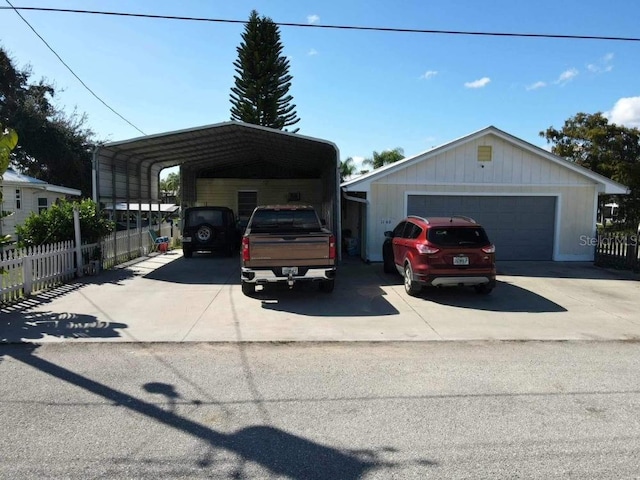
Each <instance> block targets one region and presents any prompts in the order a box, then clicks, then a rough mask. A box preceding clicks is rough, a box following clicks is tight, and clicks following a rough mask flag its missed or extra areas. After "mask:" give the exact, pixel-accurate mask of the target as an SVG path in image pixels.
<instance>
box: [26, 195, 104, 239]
mask: <svg viewBox="0 0 640 480" xmlns="http://www.w3.org/2000/svg"><path fill="white" fill-rule="evenodd" d="M75 207H77V208H78V212H79V214H80V215H79V216H80V231H81V232H82V240H83V241H84V242H87V243H96V242H98V241H99V240H101V239H102V238H103V237H105V236H106V235H108V234H109V233H111V232H113V229H114V227H115V225H114V223H113V222H112V221H110V220H107V219H106V218H104V217H102V216H101V215H100V213H99V212H98V209H97V208H96V204H95V202H94V201H93V200H89V199H85V200H82V201H81V202H69V201H67V200H62V201H60V202H59V203H56V204H54V205H52V206H51V207H49V208H47V209H46V210H45V211H44V212H42V213H40V214H37V213H31V214H30V215H29V216H28V217H27V219H26V220H25V222H24V224H23V225H17V226H16V234H17V236H18V245H19V246H20V247H31V246H36V245H42V244H45V243H57V242H65V241H68V240H73V239H74V238H75V231H74V227H73V209H74V208H75Z"/></svg>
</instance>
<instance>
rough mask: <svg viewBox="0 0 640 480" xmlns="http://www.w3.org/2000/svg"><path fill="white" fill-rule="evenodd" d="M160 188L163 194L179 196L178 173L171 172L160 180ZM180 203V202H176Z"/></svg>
mask: <svg viewBox="0 0 640 480" xmlns="http://www.w3.org/2000/svg"><path fill="white" fill-rule="evenodd" d="M160 190H161V192H162V194H163V195H165V196H166V195H175V196H176V197H177V198H179V197H180V174H178V173H176V172H171V173H170V174H169V175H167V176H166V177H165V178H163V179H162V180H160ZM178 203H180V202H178Z"/></svg>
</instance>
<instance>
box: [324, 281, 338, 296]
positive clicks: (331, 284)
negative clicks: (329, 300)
mask: <svg viewBox="0 0 640 480" xmlns="http://www.w3.org/2000/svg"><path fill="white" fill-rule="evenodd" d="M335 286H336V281H335V280H323V281H321V282H320V290H322V291H323V292H324V293H331V292H333V289H334V288H335Z"/></svg>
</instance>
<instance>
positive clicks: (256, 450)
mask: <svg viewBox="0 0 640 480" xmlns="http://www.w3.org/2000/svg"><path fill="white" fill-rule="evenodd" d="M35 348H36V347H35V346H33V345H29V346H17V345H11V346H6V345H5V346H0V358H2V357H3V356H10V357H12V358H13V359H15V360H17V361H19V362H22V363H24V364H26V365H29V366H31V367H33V368H35V369H37V370H39V371H41V372H43V373H46V374H48V375H51V376H53V377H55V378H58V379H60V380H62V381H64V382H67V383H70V384H72V385H75V386H77V387H80V388H82V389H84V390H86V391H88V392H91V393H93V394H95V395H98V396H100V397H102V398H104V399H106V400H108V401H109V402H112V403H113V404H114V405H117V406H119V407H123V408H127V409H129V410H131V411H134V412H136V413H139V414H141V415H145V416H146V417H149V418H151V419H154V420H155V421H157V422H159V423H161V424H164V425H166V426H169V427H171V428H174V429H176V430H179V431H181V432H184V433H186V434H189V435H192V436H194V437H197V438H199V439H201V440H202V441H204V442H206V443H207V444H209V445H210V447H211V448H212V449H213V450H214V451H215V450H226V451H228V452H231V453H234V454H236V455H238V456H239V457H240V459H239V461H238V464H237V466H236V471H235V472H233V473H232V475H231V478H246V475H245V473H244V472H243V467H244V466H245V465H246V464H247V462H254V463H257V464H259V465H260V466H262V467H264V468H266V469H267V470H268V471H269V472H271V474H273V475H278V476H284V477H286V478H292V479H300V480H303V479H305V480H330V479H331V480H333V479H337V478H339V479H343V480H351V479H353V480H355V479H360V478H363V477H364V476H365V475H366V474H367V472H369V471H370V470H373V469H376V468H381V467H393V466H394V464H392V463H389V462H383V461H381V460H379V459H378V456H379V454H377V453H376V452H375V451H369V450H367V451H348V450H340V449H337V448H333V447H330V446H327V445H322V444H320V443H317V442H314V441H311V440H308V439H305V438H302V437H300V436H297V435H293V434H291V433H289V432H286V431H284V430H282V429H280V428H276V427H273V426H268V425H254V426H250V427H246V428H243V429H241V430H238V431H236V432H233V433H220V432H218V431H215V430H213V429H211V428H209V427H207V426H206V425H203V424H201V423H197V422H195V421H192V420H190V419H188V418H185V417H183V416H180V415H178V414H177V413H175V399H176V398H178V397H179V395H178V393H177V392H176V390H175V388H174V387H173V386H172V385H168V384H164V383H147V384H145V385H144V386H143V388H144V389H145V390H146V391H148V392H150V393H158V394H162V395H165V396H169V397H171V402H173V405H170V408H169V410H164V409H162V408H160V407H159V406H156V405H154V404H152V403H148V402H145V401H143V400H140V399H138V398H136V397H134V396H132V395H128V394H126V393H124V392H121V391H119V390H116V389H114V388H111V387H109V386H107V385H104V384H102V383H99V382H96V381H94V380H91V379H89V378H87V377H85V376H82V375H79V374H77V373H74V372H72V371H70V370H68V369H66V368H64V367H61V366H58V365H55V364H54V363H51V362H49V361H47V360H45V359H43V358H40V357H38V356H36V355H33V351H34V349H35ZM208 457H209V458H205V459H204V460H203V461H201V462H199V463H198V465H199V467H200V468H207V467H209V466H211V467H215V462H214V461H213V460H211V458H215V454H214V455H210V456H208ZM420 464H421V465H427V466H433V465H436V463H435V462H431V461H428V460H424V461H421V462H420ZM174 473H175V472H174Z"/></svg>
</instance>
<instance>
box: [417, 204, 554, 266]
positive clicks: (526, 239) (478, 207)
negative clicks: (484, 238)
mask: <svg viewBox="0 0 640 480" xmlns="http://www.w3.org/2000/svg"><path fill="white" fill-rule="evenodd" d="M407 210H408V212H407V214H408V215H419V216H422V217H436V216H449V215H467V216H469V217H472V218H474V219H475V220H476V221H477V222H479V223H480V224H482V226H484V228H485V230H486V231H487V234H488V235H489V239H491V241H492V242H493V243H494V244H495V246H496V259H497V260H552V257H553V235H554V227H555V211H556V197H524V196H523V197H485V196H477V197H472V196H469V197H467V196H447V195H409V198H408V202H407Z"/></svg>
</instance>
